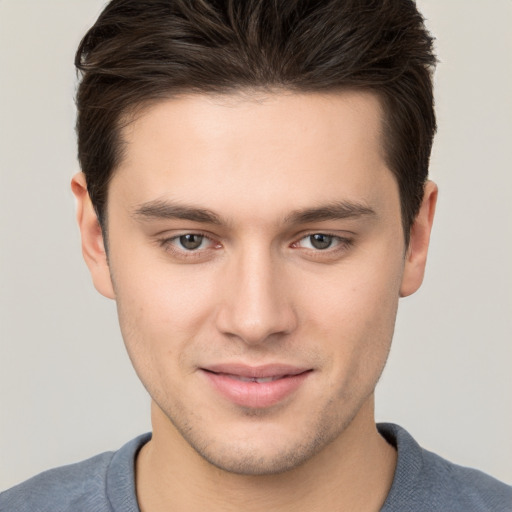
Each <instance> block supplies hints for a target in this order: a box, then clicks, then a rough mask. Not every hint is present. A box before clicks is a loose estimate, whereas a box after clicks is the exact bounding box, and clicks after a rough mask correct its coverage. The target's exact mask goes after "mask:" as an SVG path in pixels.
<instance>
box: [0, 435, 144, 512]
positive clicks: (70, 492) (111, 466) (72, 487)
mask: <svg viewBox="0 0 512 512" xmlns="http://www.w3.org/2000/svg"><path fill="white" fill-rule="evenodd" d="M148 438H149V436H148V435H145V436H140V437H138V438H136V439H134V440H132V441H131V442H129V443H127V444H126V445H125V446H123V447H122V448H121V449H120V450H119V451H117V452H105V453H102V454H100V455H96V456H95V457H92V458H90V459H87V460H84V461H82V462H78V463H76V464H70V465H68V466H62V467H59V468H55V469H51V470H49V471H45V472H43V473H41V474H39V475H37V476H35V477H33V478H31V479H30V480H27V481H26V482H23V483H21V484H19V485H17V486H15V487H12V488H11V489H9V490H7V491H5V492H3V493H0V512H35V511H37V512H82V511H84V512H85V511H91V510H94V511H95V512H112V511H113V510H116V509H115V508H113V507H112V506H111V496H110V491H109V488H113V489H115V491H114V494H115V493H123V494H124V496H123V497H122V499H123V501H125V502H126V503H128V502H130V500H131V499H132V498H133V501H134V500H135V487H134V469H133V468H134V459H135V455H136V453H137V452H138V450H139V449H140V447H141V446H142V445H143V444H144V443H145V442H146V441H147V440H148ZM115 499H116V496H114V501H115ZM126 510H130V507H127V508H126ZM134 510H137V509H136V508H135V509H134Z"/></svg>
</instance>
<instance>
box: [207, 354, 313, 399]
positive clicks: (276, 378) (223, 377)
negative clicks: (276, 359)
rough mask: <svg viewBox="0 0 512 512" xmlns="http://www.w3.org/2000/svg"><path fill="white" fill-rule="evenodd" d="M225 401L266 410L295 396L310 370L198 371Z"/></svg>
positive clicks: (249, 368)
mask: <svg viewBox="0 0 512 512" xmlns="http://www.w3.org/2000/svg"><path fill="white" fill-rule="evenodd" d="M201 372H202V373H203V374H204V376H205V377H206V378H207V380H208V381H209V383H210V384H211V385H212V387H213V389H214V390H215V391H216V392H217V394H218V395H220V396H221V397H222V398H223V399H224V400H228V401H229V402H231V403H233V404H234V405H238V406H241V407H245V408H257V409H261V408H267V407H271V406H273V405H276V404H277V403H279V402H282V401H284V400H285V399H286V398H288V397H290V396H292V395H293V394H294V393H296V392H297V391H298V390H299V389H300V388H301V387H302V385H303V384H304V382H305V381H306V380H307V378H308V377H309V375H310V374H311V373H312V372H313V370H312V369H311V368H299V367H295V366H290V365H282V364H271V365H265V366H258V367H253V366H247V365H241V364H224V365H215V366H209V367H206V368H201Z"/></svg>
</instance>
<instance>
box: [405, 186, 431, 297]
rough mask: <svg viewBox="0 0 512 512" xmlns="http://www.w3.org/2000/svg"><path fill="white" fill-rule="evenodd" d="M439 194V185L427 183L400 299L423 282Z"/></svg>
mask: <svg viewBox="0 0 512 512" xmlns="http://www.w3.org/2000/svg"><path fill="white" fill-rule="evenodd" d="M437 192H438V190H437V185H436V184H435V183H434V182H432V181H427V183H426V184H425V191H424V195H423V201H422V203H421V206H420V210H419V212H418V215H417V216H416V219H415V220H414V223H413V225H412V227H411V233H410V241H409V247H408V249H407V254H406V258H405V265H404V273H403V276H402V283H401V286H400V297H407V296H408V295H411V294H413V293H414V292H415V291H416V290H418V288H419V287H420V286H421V283H422V282H423V276H424V274H425V265H426V263H427V253H428V246H429V242H430V232H431V230H432V223H433V221H434V213H435V209H436V203H437Z"/></svg>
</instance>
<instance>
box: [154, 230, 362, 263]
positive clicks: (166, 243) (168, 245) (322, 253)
mask: <svg viewBox="0 0 512 512" xmlns="http://www.w3.org/2000/svg"><path fill="white" fill-rule="evenodd" d="M187 235H194V236H200V237H202V241H201V243H202V242H203V241H204V240H208V241H209V242H210V243H211V244H212V247H208V248H205V249H192V250H187V249H185V248H181V249H178V248H176V247H175V246H174V245H173V242H176V241H177V240H179V239H180V238H181V237H183V236H187ZM315 235H323V236H326V237H330V238H332V240H333V241H335V242H337V243H336V245H335V246H334V247H330V246H329V247H326V248H325V249H310V248H303V250H305V251H308V252H309V254H310V255H311V257H313V258H317V259H322V258H323V259H325V258H327V259H329V258H328V256H331V257H333V256H337V255H338V254H339V253H342V252H344V251H347V250H348V249H349V248H350V247H351V246H352V245H353V244H354V240H353V238H348V237H342V236H339V235H335V234H334V233H329V232H324V231H315V232H311V233H308V234H306V235H304V236H301V237H300V238H299V239H298V240H297V241H296V242H293V243H292V244H290V247H293V248H299V247H297V244H299V243H300V242H302V241H303V240H307V239H309V238H310V237H312V236H315ZM158 243H159V245H160V246H161V247H163V248H164V249H165V250H166V251H167V252H170V253H171V254H173V255H174V256H177V257H178V258H181V259H204V257H205V251H207V250H208V249H211V248H213V249H219V248H221V247H222V245H221V244H220V243H219V242H217V241H215V240H214V239H213V238H212V237H211V236H209V235H207V234H205V233H201V232H186V233H180V234H179V235H176V236H173V237H169V238H162V239H159V240H158Z"/></svg>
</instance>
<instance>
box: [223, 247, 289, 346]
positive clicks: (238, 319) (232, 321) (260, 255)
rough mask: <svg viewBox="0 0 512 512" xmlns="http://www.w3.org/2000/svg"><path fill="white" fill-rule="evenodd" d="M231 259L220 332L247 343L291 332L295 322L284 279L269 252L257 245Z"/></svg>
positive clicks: (275, 259)
mask: <svg viewBox="0 0 512 512" xmlns="http://www.w3.org/2000/svg"><path fill="white" fill-rule="evenodd" d="M249 245H252V247H245V248H243V249H241V250H240V252H239V253H238V254H236V255H235V254H234V255H232V257H231V258H230V261H229V264H228V266H229V268H228V269H226V272H227V273H228V275H229V277H228V278H227V279H226V281H225V282H226V287H225V290H224V294H223V301H222V306H221V311H219V316H218V322H219V328H220V329H221V331H223V332H224V333H225V334H230V335H234V336H236V337H238V338H240V339H242V340H243V341H244V342H246V343H251V344H255V343H262V342H264V341H265V340H267V339H268V338H269V337H271V336H272V335H277V334H286V333H288V332H290V331H291V330H293V328H294V326H295V323H296V319H295V315H294V312H293V307H292V303H291V297H290V296H288V294H287V293H286V286H285V282H284V281H285V276H284V274H283V273H282V272H280V268H279V262H278V261H277V258H276V257H275V256H274V255H273V254H272V251H271V249H270V248H268V247H265V246H264V245H263V244H260V246H259V247H257V246H255V245H254V244H249Z"/></svg>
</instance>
